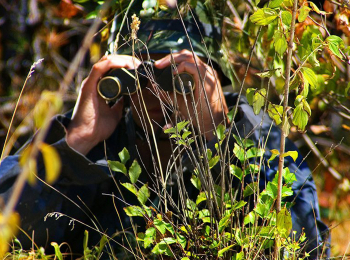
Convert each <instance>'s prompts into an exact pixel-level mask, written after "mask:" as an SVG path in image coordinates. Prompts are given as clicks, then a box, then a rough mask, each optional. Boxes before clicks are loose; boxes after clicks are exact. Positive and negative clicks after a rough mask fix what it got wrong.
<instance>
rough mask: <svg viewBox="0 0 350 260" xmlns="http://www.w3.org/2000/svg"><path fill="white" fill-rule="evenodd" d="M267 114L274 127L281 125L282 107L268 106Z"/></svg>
mask: <svg viewBox="0 0 350 260" xmlns="http://www.w3.org/2000/svg"><path fill="white" fill-rule="evenodd" d="M267 112H268V113H269V116H270V117H271V118H272V119H273V121H275V123H276V125H279V124H280V123H282V115H283V106H279V105H273V104H271V103H270V104H269V107H268V110H267Z"/></svg>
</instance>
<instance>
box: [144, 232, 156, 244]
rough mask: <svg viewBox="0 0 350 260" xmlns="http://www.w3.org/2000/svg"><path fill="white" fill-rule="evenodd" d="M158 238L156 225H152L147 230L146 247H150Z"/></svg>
mask: <svg viewBox="0 0 350 260" xmlns="http://www.w3.org/2000/svg"><path fill="white" fill-rule="evenodd" d="M155 238H156V229H155V228H154V227H150V228H148V229H147V230H146V232H145V237H144V239H143V243H144V247H145V248H147V247H149V246H150V245H151V244H152V243H153V241H154V239H155Z"/></svg>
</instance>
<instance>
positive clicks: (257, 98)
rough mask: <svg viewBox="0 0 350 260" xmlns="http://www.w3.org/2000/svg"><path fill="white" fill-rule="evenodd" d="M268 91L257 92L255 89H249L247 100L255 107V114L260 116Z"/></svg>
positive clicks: (260, 90)
mask: <svg viewBox="0 0 350 260" xmlns="http://www.w3.org/2000/svg"><path fill="white" fill-rule="evenodd" d="M265 98H266V89H259V90H256V89H254V88H248V89H247V100H248V103H249V104H250V105H251V106H253V111H254V114H256V115H257V114H259V113H260V110H261V108H262V107H263V106H264V104H265Z"/></svg>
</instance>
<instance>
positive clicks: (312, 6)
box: [310, 2, 331, 15]
mask: <svg viewBox="0 0 350 260" xmlns="http://www.w3.org/2000/svg"><path fill="white" fill-rule="evenodd" d="M310 5H311V8H312V10H314V11H315V12H316V13H318V14H322V15H326V14H331V13H327V12H325V11H321V10H320V9H318V7H317V6H316V5H315V4H314V3H313V2H310Z"/></svg>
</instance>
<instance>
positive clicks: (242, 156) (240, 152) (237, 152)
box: [233, 143, 245, 162]
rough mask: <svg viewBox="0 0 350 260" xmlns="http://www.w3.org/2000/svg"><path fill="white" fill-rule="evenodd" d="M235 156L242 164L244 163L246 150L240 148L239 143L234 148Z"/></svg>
mask: <svg viewBox="0 0 350 260" xmlns="http://www.w3.org/2000/svg"><path fill="white" fill-rule="evenodd" d="M233 154H234V155H235V156H236V157H237V158H238V160H240V161H241V162H243V161H244V160H245V153H244V149H243V148H242V147H240V146H239V145H238V144H237V143H235V146H234V148H233Z"/></svg>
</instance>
